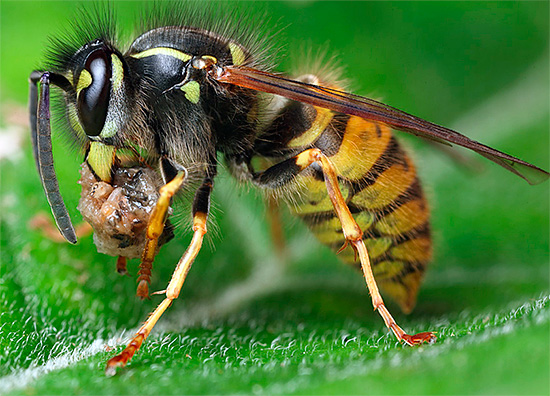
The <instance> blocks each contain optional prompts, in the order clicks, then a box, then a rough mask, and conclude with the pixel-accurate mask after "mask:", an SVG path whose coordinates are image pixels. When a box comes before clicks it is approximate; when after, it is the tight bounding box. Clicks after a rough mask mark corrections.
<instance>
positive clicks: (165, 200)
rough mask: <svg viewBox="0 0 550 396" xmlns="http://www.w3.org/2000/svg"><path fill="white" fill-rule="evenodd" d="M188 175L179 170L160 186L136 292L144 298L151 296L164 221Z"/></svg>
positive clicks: (148, 228)
mask: <svg viewBox="0 0 550 396" xmlns="http://www.w3.org/2000/svg"><path fill="white" fill-rule="evenodd" d="M186 175H187V173H186V172H185V171H179V172H178V173H177V175H176V177H174V178H173V179H172V180H171V181H170V182H168V183H167V184H165V185H164V186H162V187H161V188H160V191H159V193H160V196H159V199H158V201H157V204H156V205H155V207H154V209H153V212H152V213H151V218H150V219H149V224H148V225H147V241H146V242H145V249H143V255H142V256H141V263H140V265H139V272H138V275H139V278H138V282H139V283H138V287H137V293H136V294H137V296H138V297H140V298H142V299H144V298H149V283H150V282H151V268H152V266H153V260H154V259H155V255H156V253H157V246H158V240H159V237H160V236H161V235H162V231H164V223H165V222H166V214H167V212H168V208H169V207H170V201H171V199H172V197H173V196H174V195H175V194H176V192H177V191H178V190H179V188H180V187H181V185H182V184H183V182H184V180H185V177H186Z"/></svg>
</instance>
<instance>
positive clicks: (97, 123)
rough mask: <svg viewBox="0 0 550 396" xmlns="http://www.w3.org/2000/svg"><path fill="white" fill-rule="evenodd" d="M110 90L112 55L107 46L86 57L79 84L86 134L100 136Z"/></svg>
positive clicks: (80, 114) (82, 120) (83, 125)
mask: <svg viewBox="0 0 550 396" xmlns="http://www.w3.org/2000/svg"><path fill="white" fill-rule="evenodd" d="M79 88H80V90H79ZM110 91H111V56H110V53H109V52H107V50H106V49H105V48H100V49H97V50H95V51H93V52H91V53H90V54H89V55H88V57H87V58H86V61H85V64H84V68H83V69H82V71H81V73H80V77H79V80H78V86H77V95H78V98H77V108H78V115H79V117H80V121H81V123H82V127H83V128H84V131H85V132H86V135H88V136H98V135H99V134H100V133H101V130H102V129H103V125H104V124H105V118H106V117H107V108H108V106H109V93H110Z"/></svg>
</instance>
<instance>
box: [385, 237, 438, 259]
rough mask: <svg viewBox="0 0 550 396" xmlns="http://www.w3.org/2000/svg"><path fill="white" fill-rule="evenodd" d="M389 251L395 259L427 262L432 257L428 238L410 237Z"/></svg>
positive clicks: (430, 243)
mask: <svg viewBox="0 0 550 396" xmlns="http://www.w3.org/2000/svg"><path fill="white" fill-rule="evenodd" d="M390 252H391V254H392V256H393V257H395V258H396V259H400V260H406V261H416V262H427V261H428V260H430V259H431V257H432V241H431V240H430V238H416V239H411V240H410V241H405V242H403V243H401V244H399V245H397V246H395V247H393V248H392V249H391V251H390Z"/></svg>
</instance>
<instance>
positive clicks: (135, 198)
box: [30, 5, 549, 374]
mask: <svg viewBox="0 0 550 396" xmlns="http://www.w3.org/2000/svg"><path fill="white" fill-rule="evenodd" d="M155 7H156V6H155ZM171 7H173V8H170V9H169V10H168V11H166V9H164V10H159V9H157V8H153V9H152V10H150V12H148V16H147V18H146V19H145V22H144V23H143V24H142V26H141V27H140V29H141V33H140V34H139V35H138V36H137V38H136V39H135V40H134V41H133V42H132V43H131V44H130V45H129V46H128V47H127V48H125V49H121V48H122V47H121V46H120V45H119V44H117V40H116V34H115V28H114V22H113V19H112V16H111V15H110V14H109V13H106V14H105V15H102V16H101V17H95V16H90V15H88V17H90V19H92V20H96V21H97V22H89V23H84V24H80V25H78V24H77V25H75V27H74V28H75V32H74V33H73V34H72V35H70V36H68V37H67V38H66V40H54V41H53V44H52V47H51V49H50V54H49V61H48V62H47V63H46V65H45V67H44V68H43V69H40V70H36V71H33V72H32V73H31V75H30V121H31V136H32V142H33V149H34V156H35V160H36V165H37V168H38V171H39V174H40V178H41V181H42V185H43V187H44V191H45V194H46V197H47V199H48V201H49V203H50V206H51V209H52V213H53V216H54V219H55V221H56V224H57V226H58V228H59V230H60V232H61V234H62V235H63V236H64V237H65V239H66V240H67V241H68V242H70V243H76V241H77V236H76V233H75V230H74V227H73V225H72V222H71V219H70V217H69V215H68V212H67V209H66V207H65V204H64V202H63V199H62V196H61V194H60V191H59V186H58V182H57V177H56V174H55V170H54V165H53V161H54V159H53V154H52V142H51V126H50V118H51V111H50V87H51V86H54V87H56V88H57V89H59V91H60V92H61V95H62V100H63V104H64V109H65V112H64V119H65V123H66V128H67V129H68V130H69V131H70V133H71V134H72V135H73V136H74V139H75V140H76V141H77V142H78V143H79V144H80V146H81V147H82V148H83V151H84V152H85V155H84V164H83V170H82V179H81V184H82V187H83V194H82V199H81V203H80V206H79V208H80V210H81V212H82V213H83V215H84V217H85V218H86V219H88V221H89V222H90V223H92V225H93V227H94V229H95V232H96V236H97V239H96V243H97V244H98V248H99V247H100V245H101V248H100V250H101V251H104V252H106V253H108V254H112V255H116V256H118V257H119V259H118V262H117V269H119V270H120V271H121V272H122V271H124V270H125V260H126V258H132V257H136V256H138V257H140V258H141V264H140V271H139V275H140V276H139V279H138V288H137V294H138V296H140V297H142V298H146V297H148V295H149V291H148V284H149V282H150V275H151V271H152V265H153V261H154V259H155V256H156V254H157V252H158V249H159V247H160V245H162V243H164V242H166V241H168V240H169V239H170V238H171V237H172V236H173V235H172V225H171V224H170V221H169V215H170V205H171V202H172V200H173V199H174V197H176V196H177V195H178V194H181V193H182V192H187V193H190V194H192V196H193V198H192V207H191V212H192V213H191V214H192V226H191V231H192V234H193V237H192V240H191V242H190V245H189V247H188V248H187V250H186V251H185V253H184V254H183V255H182V257H181V259H180V260H179V262H178V263H177V265H176V268H175V270H174V273H173V275H172V279H171V280H170V282H169V283H168V285H167V287H166V289H165V290H163V291H162V292H159V294H163V295H164V299H163V300H162V302H161V303H160V304H159V305H158V307H157V308H156V309H155V310H154V311H153V312H152V313H151V315H150V316H149V317H148V318H147V320H146V321H145V322H144V323H143V325H142V326H141V327H140V328H139V330H138V331H137V333H136V334H135V336H134V337H133V338H132V339H131V341H130V342H129V344H128V345H127V346H126V348H125V349H124V350H123V351H122V352H121V353H120V354H118V355H116V356H114V357H113V358H111V359H110V360H109V361H108V362H107V373H108V374H114V373H115V372H116V369H117V368H118V367H121V366H124V365H126V364H127V363H128V361H129V360H130V359H131V358H132V356H133V355H134V354H135V353H136V351H137V350H138V349H139V348H140V346H141V345H142V343H143V342H144V341H145V339H146V338H147V337H148V335H149V334H150V333H151V331H152V329H153V328H154V326H155V324H156V323H157V321H158V320H159V319H160V317H161V316H162V315H163V313H164V312H165V311H166V309H167V308H168V307H169V306H170V305H171V304H172V302H173V301H174V300H175V299H177V298H178V296H179V294H180V291H181V288H182V286H183V284H184V282H185V279H186V276H187V274H188V272H189V270H190V268H191V265H192V264H193V261H194V260H195V258H196V257H197V255H198V254H199V252H200V250H201V246H202V244H203V240H204V237H205V234H206V233H207V228H208V227H207V223H208V217H209V212H210V196H211V193H212V190H213V188H214V183H215V179H216V175H217V173H218V168H219V167H220V162H223V163H224V164H225V165H226V166H227V168H228V169H229V170H230V173H231V174H232V175H233V176H234V177H235V179H236V180H238V181H241V182H247V183H250V184H252V185H254V186H256V187H257V188H259V189H260V190H262V191H263V192H264V193H265V194H266V196H268V197H269V199H270V200H271V201H273V202H276V203H277V204H278V202H281V203H285V202H286V203H289V205H288V206H289V209H290V211H291V212H292V213H293V214H294V215H295V216H297V217H298V218H300V219H301V220H302V221H303V222H304V223H305V224H306V226H307V227H308V228H309V229H310V230H311V232H312V233H313V234H314V235H315V236H316V237H317V239H318V240H319V241H320V242H321V243H323V244H325V245H327V246H329V247H331V248H332V249H333V250H334V251H335V252H339V253H340V254H339V257H340V259H341V260H342V261H344V262H346V263H349V264H350V265H353V266H356V267H357V268H358V269H359V270H360V271H361V272H362V274H363V276H364V278H365V281H366V284H367V287H368V290H369V292H370V294H371V298H372V304H373V306H374V309H375V310H376V311H378V313H379V314H380V315H381V317H382V319H383V321H384V323H385V325H386V326H387V327H388V328H389V329H390V330H391V331H392V332H393V333H394V334H395V336H396V337H397V339H398V340H399V341H402V342H403V343H405V344H408V345H417V344H421V343H423V342H433V341H435V334H434V333H433V332H430V331H426V332H422V333H418V334H413V335H410V334H407V333H406V332H405V331H404V330H403V329H402V328H401V327H400V326H399V325H398V324H397V323H396V321H395V320H394V318H393V317H392V315H391V314H390V312H389V310H388V309H387V308H386V306H385V304H384V301H383V299H382V295H381V292H380V291H382V293H384V294H385V295H387V296H389V297H390V298H392V299H393V300H395V301H396V302H397V304H398V305H399V306H400V308H401V309H402V310H403V311H404V312H410V311H411V310H412V309H413V307H414V305H415V301H416V295H417V292H418V289H419V286H420V283H421V280H422V277H423V274H424V272H425V269H426V267H427V265H428V263H429V261H430V259H431V255H432V239H431V231H430V213H429V207H428V203H427V200H426V196H425V193H424V191H423V189H422V184H421V182H420V180H419V178H418V176H417V172H416V169H415V165H414V163H413V161H412V160H411V158H410V157H409V155H408V154H407V152H406V151H405V150H404V149H403V147H402V146H401V145H400V144H399V143H398V141H397V140H396V138H395V137H394V134H393V132H392V131H393V130H398V131H402V132H407V133H411V134H414V135H416V136H419V137H422V138H425V139H428V140H431V141H435V142H437V143H442V144H455V145H458V146H462V147H465V148H467V149H470V150H472V151H474V152H476V153H478V154H480V155H482V156H484V157H486V158H488V159H489V160H491V161H493V162H495V163H497V164H498V165H500V166H502V167H504V168H505V169H507V170H508V171H510V172H512V173H514V174H516V175H518V176H519V177H521V178H523V179H525V180H526V181H527V182H529V183H530V184H536V183H540V182H543V181H545V180H546V179H548V177H549V174H548V172H546V171H544V170H542V169H540V168H538V167H536V166H534V165H532V164H530V163H527V162H525V161H522V160H520V159H518V158H515V157H513V156H511V155H508V154H505V153H503V152H500V151H498V150H496V149H493V148H491V147H488V146H486V145H483V144H481V143H479V142H476V141H474V140H471V139H469V138H468V137H466V136H464V135H462V134H460V133H458V132H456V131H453V130H451V129H448V128H445V127H443V126H439V125H436V124H434V123H431V122H429V121H426V120H423V119H421V118H418V117H416V116H413V115H411V114H408V113H406V112H403V111H401V110H398V109H396V108H393V107H391V106H388V105H386V104H383V103H380V102H378V101H375V100H373V99H368V98H365V97H362V96H358V95H355V94H352V93H349V92H346V90H345V89H344V88H343V85H342V84H341V83H339V82H338V80H337V79H335V78H334V77H333V76H332V75H331V74H330V73H325V72H323V71H319V70H312V71H311V73H309V74H304V75H299V76H287V75H285V74H281V73H276V72H274V71H273V68H272V66H271V65H270V63H269V61H268V58H269V57H268V56H267V53H268V52H269V51H266V48H267V47H268V45H267V42H266V39H265V37H263V36H262V35H261V34H259V33H257V29H256V25H257V24H258V21H252V23H246V22H243V21H242V20H241V21H240V23H234V24H230V23H225V22H223V23H222V22H220V20H222V16H221V14H218V15H216V14H215V13H214V16H210V17H209V16H208V14H207V13H201V12H189V10H188V9H187V7H186V6H182V5H177V6H173V5H172V6H171ZM113 197H115V198H113ZM92 198H93V199H96V201H93V199H92ZM92 201H93V202H92ZM107 201H109V202H110V207H111V208H112V209H113V212H112V213H114V215H115V216H117V219H118V221H119V223H120V224H123V225H124V226H125V227H126V226H127V227H129V228H130V231H128V232H127V233H126V234H125V233H123V232H121V231H120V227H113V229H109V228H108V227H107V225H106V224H107V223H109V222H107V221H105V220H106V219H107V217H109V216H111V214H109V215H106V214H105V213H103V212H101V211H96V210H95V209H96V208H97V207H99V208H103V206H104V205H105V203H106V202H107ZM98 202H99V203H98ZM94 205H95V206H94ZM90 208H91V209H90ZM109 213H111V212H109ZM117 224H118V223H117ZM138 225H139V226H138ZM98 235H99V236H98ZM106 245H109V246H106ZM128 248H130V250H129V249H128ZM136 251H137V253H136Z"/></svg>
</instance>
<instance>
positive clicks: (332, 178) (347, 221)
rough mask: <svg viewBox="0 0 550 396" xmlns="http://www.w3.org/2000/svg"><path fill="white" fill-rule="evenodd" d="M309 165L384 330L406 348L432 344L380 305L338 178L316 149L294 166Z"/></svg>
mask: <svg viewBox="0 0 550 396" xmlns="http://www.w3.org/2000/svg"><path fill="white" fill-rule="evenodd" d="M313 162H317V163H319V164H320V165H321V168H322V169H323V175H324V178H325V184H326V186H327V191H328V194H329V197H330V200H331V201H332V204H333V206H334V209H335V210H336V214H337V216H338V218H339V219H340V223H341V224H342V230H343V232H344V236H345V237H346V244H347V243H350V244H351V246H352V247H353V248H354V249H355V251H356V252H357V253H358V254H359V259H360V260H361V268H362V270H363V275H364V276H365V281H366V282H367V287H368V289H369V292H370V295H371V298H372V304H373V306H374V309H375V310H377V311H378V313H379V314H380V316H382V319H384V322H385V323H386V326H387V327H388V328H389V329H390V330H391V331H393V333H394V334H395V336H396V337H397V339H398V340H399V341H403V342H405V343H407V344H408V345H417V344H421V343H422V342H434V341H435V335H434V333H433V332H423V333H418V334H415V335H412V336H411V335H408V334H406V333H405V332H404V331H403V329H401V327H399V326H398V325H397V323H396V322H395V320H394V319H393V317H392V316H391V314H390V312H389V311H388V309H387V308H386V306H385V305H384V301H383V300H382V296H381V295H380V292H379V291H378V286H377V284H376V280H375V279H374V275H373V273H372V267H371V265H370V259H369V255H368V252H367V248H366V247H365V244H364V243H363V232H362V231H361V228H360V227H359V225H358V224H357V223H356V222H355V219H354V218H353V216H352V215H351V212H350V211H349V208H348V205H347V204H346V201H345V200H344V197H343V196H342V192H341V191H340V188H339V186H338V177H337V173H336V169H335V168H334V165H332V163H331V162H330V160H329V159H328V157H327V156H326V155H324V154H323V153H322V152H321V150H319V149H310V150H306V151H304V152H302V153H300V154H298V156H296V165H298V166H299V167H300V168H301V169H305V168H306V167H307V166H309V165H311V164H312V163H313Z"/></svg>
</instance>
